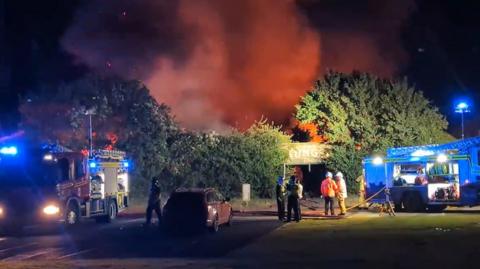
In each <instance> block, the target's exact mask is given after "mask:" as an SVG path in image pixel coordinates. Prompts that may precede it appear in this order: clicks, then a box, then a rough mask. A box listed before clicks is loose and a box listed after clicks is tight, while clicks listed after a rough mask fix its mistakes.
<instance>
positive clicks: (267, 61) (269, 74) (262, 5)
mask: <svg viewBox="0 0 480 269" xmlns="http://www.w3.org/2000/svg"><path fill="white" fill-rule="evenodd" d="M180 3H181V4H180V6H179V14H180V17H181V19H182V22H183V25H186V26H187V27H193V28H195V29H196V33H195V35H196V36H197V37H198V38H197V39H195V46H194V47H193V51H192V54H191V56H190V59H188V60H187V62H186V63H185V64H184V66H182V67H181V68H177V67H176V66H175V62H174V61H172V60H171V59H170V58H168V57H161V58H158V59H157V61H156V65H155V68H154V71H153V72H152V73H151V74H150V77H149V78H148V79H146V83H147V85H148V86H149V88H150V89H151V91H152V94H153V95H154V96H155V97H156V98H157V100H160V101H164V102H166V103H167V104H169V105H170V106H171V107H172V109H173V111H174V112H175V114H176V116H177V118H178V119H179V121H180V122H181V123H183V124H184V125H186V126H187V127H190V128H193V129H205V128H212V127H213V128H214V129H218V127H221V126H222V125H223V124H225V123H226V124H228V125H233V126H236V127H238V128H240V129H244V128H247V127H248V126H249V125H250V124H251V123H252V122H253V121H255V120H259V119H260V118H261V117H262V116H266V117H267V118H269V119H271V120H275V121H277V122H282V121H284V120H285V119H288V117H289V115H290V114H291V113H292V112H293V106H294V104H295V103H296V102H297V101H298V99H299V97H300V96H301V95H303V93H304V92H305V90H306V89H308V88H309V87H310V85H311V83H312V81H313V79H314V78H315V76H316V74H317V69H318V66H319V60H320V55H319V38H318V35H317V33H316V32H315V31H313V30H312V29H310V28H309V27H308V26H307V22H306V21H305V19H304V18H303V17H301V16H300V15H299V13H298V11H297V10H296V7H295V3H294V2H293V1H290V0H282V1H276V2H275V4H273V3H272V2H271V1H257V0H246V1H236V2H233V1H228V3H226V2H225V1H222V0H217V1H188V0H184V1H181V2H180Z"/></svg>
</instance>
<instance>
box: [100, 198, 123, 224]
mask: <svg viewBox="0 0 480 269" xmlns="http://www.w3.org/2000/svg"><path fill="white" fill-rule="evenodd" d="M117 213H118V211H117V204H116V203H115V202H114V201H110V202H109V203H108V212H107V215H106V216H101V217H97V218H96V219H95V220H96V221H97V222H98V223H110V222H112V221H113V220H115V219H116V218H117Z"/></svg>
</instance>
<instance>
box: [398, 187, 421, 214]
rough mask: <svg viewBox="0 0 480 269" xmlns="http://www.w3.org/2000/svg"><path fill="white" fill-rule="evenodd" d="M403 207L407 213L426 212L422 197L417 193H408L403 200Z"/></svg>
mask: <svg viewBox="0 0 480 269" xmlns="http://www.w3.org/2000/svg"><path fill="white" fill-rule="evenodd" d="M403 206H404V207H405V210H406V211H407V212H420V211H424V210H425V204H424V203H423V201H422V197H420V194H419V193H416V192H410V193H406V195H405V196H404V198H403Z"/></svg>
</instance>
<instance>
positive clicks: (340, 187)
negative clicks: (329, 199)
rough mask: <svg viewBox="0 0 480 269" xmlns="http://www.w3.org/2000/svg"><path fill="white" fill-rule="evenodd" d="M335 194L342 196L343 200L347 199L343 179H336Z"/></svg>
mask: <svg viewBox="0 0 480 269" xmlns="http://www.w3.org/2000/svg"><path fill="white" fill-rule="evenodd" d="M336 184H337V188H338V189H337V192H338V193H339V194H341V195H342V197H343V198H344V199H345V198H347V184H346V183H345V179H343V178H340V179H337V183H336Z"/></svg>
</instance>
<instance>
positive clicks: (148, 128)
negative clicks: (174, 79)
mask: <svg viewBox="0 0 480 269" xmlns="http://www.w3.org/2000/svg"><path fill="white" fill-rule="evenodd" d="M53 89H54V90H52V88H51V87H44V89H43V90H41V91H39V92H38V93H36V94H31V95H30V96H28V98H26V99H25V101H24V102H23V104H22V107H21V112H22V116H23V127H24V129H26V130H27V131H28V133H30V134H34V136H37V137H38V138H39V140H41V141H49V142H55V143H60V144H62V145H64V146H67V147H70V148H72V149H76V150H80V149H86V148H88V138H87V137H88V120H87V119H88V118H87V116H86V115H85V112H86V111H87V110H90V111H94V113H95V115H94V116H93V127H94V128H93V129H94V134H95V136H94V145H95V148H98V147H101V148H109V147H115V148H117V149H120V150H125V151H126V152H127V153H128V155H129V157H131V158H132V159H133V163H134V167H135V169H134V170H133V177H132V178H133V184H132V192H133V194H134V195H144V194H146V193H147V191H148V184H149V182H150V179H151V178H152V177H153V176H155V175H158V174H160V173H161V171H162V170H163V169H164V168H165V166H166V164H167V160H168V156H169V145H168V143H169V138H170V137H172V136H173V134H174V133H175V132H176V131H177V127H176V124H175V123H174V121H173V119H172V118H171V116H170V114H169V113H170V111H169V109H168V107H166V106H165V105H163V104H158V103H157V102H156V101H155V99H154V98H153V97H152V96H151V95H150V93H149V91H148V89H147V88H146V87H145V86H144V85H143V84H142V83H141V82H139V81H135V80H128V81H127V80H122V79H118V78H100V77H96V76H89V77H86V78H84V79H81V80H78V81H75V82H72V83H69V84H63V85H60V86H58V87H54V88H53ZM40 112H41V113H40Z"/></svg>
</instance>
